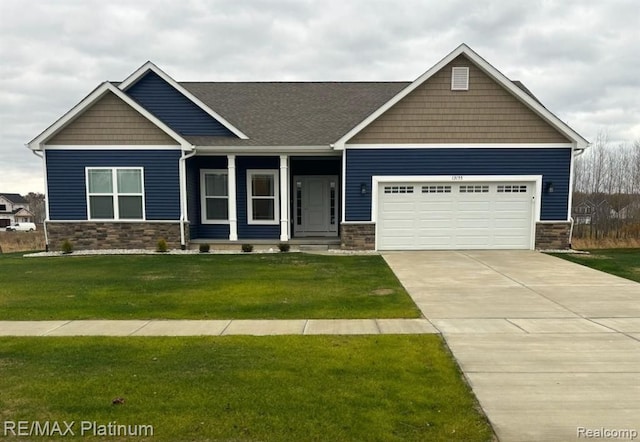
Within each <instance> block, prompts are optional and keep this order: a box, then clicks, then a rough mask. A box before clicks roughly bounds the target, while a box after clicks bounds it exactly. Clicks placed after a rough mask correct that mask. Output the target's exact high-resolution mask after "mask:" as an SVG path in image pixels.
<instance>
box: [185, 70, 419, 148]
mask: <svg viewBox="0 0 640 442" xmlns="http://www.w3.org/2000/svg"><path fill="white" fill-rule="evenodd" d="M409 84H410V83H409V82H312V83H301V82H277V83H260V82H256V83H227V82H221V83H189V82H187V83H180V85H181V86H182V87H184V88H185V89H187V90H188V91H189V92H191V93H192V94H193V95H195V96H196V97H198V98H199V99H200V100H202V101H203V102H204V103H205V104H206V105H207V106H209V107H210V108H211V109H213V110H215V111H216V112H217V113H219V114H220V115H222V116H223V117H224V118H226V119H227V120H228V121H229V122H230V123H231V124H233V125H234V126H235V127H238V128H240V129H241V130H242V131H243V132H244V133H245V134H246V135H247V136H248V137H249V139H248V140H241V139H239V138H231V137H202V136H188V137H186V138H187V140H188V141H189V142H191V143H193V144H195V145H197V146H328V145H330V144H331V143H334V142H335V141H337V140H338V139H340V137H341V136H343V135H344V134H345V133H347V132H348V131H349V130H350V129H352V128H353V127H354V126H355V125H357V124H358V123H359V122H361V121H362V120H364V119H365V118H366V117H367V116H369V115H370V114H371V113H373V112H374V111H375V110H376V109H377V108H379V107H380V106H382V105H383V104H384V103H385V102H387V101H388V100H390V99H391V98H392V97H394V96H395V95H396V94H397V93H398V92H400V91H401V90H402V89H403V88H405V87H407V86H408V85H409Z"/></svg>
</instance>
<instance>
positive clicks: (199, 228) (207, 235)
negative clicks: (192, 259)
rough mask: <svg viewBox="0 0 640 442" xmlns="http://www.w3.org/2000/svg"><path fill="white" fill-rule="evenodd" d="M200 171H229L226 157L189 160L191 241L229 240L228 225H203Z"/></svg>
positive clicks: (188, 189)
mask: <svg viewBox="0 0 640 442" xmlns="http://www.w3.org/2000/svg"><path fill="white" fill-rule="evenodd" d="M200 169H225V170H226V169H227V157H226V156H215V157H214V156H203V157H193V158H189V159H188V160H187V207H188V209H187V211H188V215H189V234H190V237H191V239H196V238H203V239H229V225H228V224H202V212H201V199H200Z"/></svg>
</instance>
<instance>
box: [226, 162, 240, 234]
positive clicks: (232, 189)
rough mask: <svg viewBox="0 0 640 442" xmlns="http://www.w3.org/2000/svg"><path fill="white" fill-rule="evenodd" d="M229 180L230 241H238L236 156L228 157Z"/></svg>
mask: <svg viewBox="0 0 640 442" xmlns="http://www.w3.org/2000/svg"><path fill="white" fill-rule="evenodd" d="M227 179H228V181H229V183H228V193H229V207H228V209H229V241H237V240H238V214H237V210H236V156H235V155H227Z"/></svg>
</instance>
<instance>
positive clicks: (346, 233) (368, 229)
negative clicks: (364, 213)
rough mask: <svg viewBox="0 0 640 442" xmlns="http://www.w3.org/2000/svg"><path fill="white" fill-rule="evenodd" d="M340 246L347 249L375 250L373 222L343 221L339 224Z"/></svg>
mask: <svg viewBox="0 0 640 442" xmlns="http://www.w3.org/2000/svg"><path fill="white" fill-rule="evenodd" d="M340 238H341V246H342V248H343V249H347V250H375V248H376V225H375V224H374V223H357V224H356V223H348V224H347V223H343V224H341V226H340Z"/></svg>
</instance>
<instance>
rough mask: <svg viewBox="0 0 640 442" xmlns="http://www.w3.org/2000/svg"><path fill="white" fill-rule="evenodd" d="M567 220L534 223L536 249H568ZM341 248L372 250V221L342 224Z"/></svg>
mask: <svg viewBox="0 0 640 442" xmlns="http://www.w3.org/2000/svg"><path fill="white" fill-rule="evenodd" d="M570 228H571V224H570V223H568V222H557V223H538V224H536V249H539V250H547V249H559V250H564V249H570V248H571V244H570V243H569V230H570ZM340 236H341V238H342V248H343V249H350V250H374V249H375V245H376V225H375V224H374V223H362V224H342V226H341V235H340Z"/></svg>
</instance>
